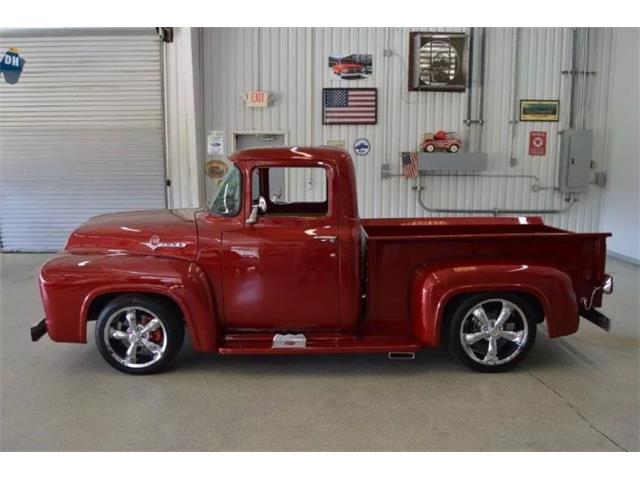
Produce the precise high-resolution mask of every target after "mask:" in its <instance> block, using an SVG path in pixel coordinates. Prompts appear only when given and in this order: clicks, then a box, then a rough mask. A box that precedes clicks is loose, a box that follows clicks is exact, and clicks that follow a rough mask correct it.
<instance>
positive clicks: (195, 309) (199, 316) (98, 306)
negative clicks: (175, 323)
mask: <svg viewBox="0 0 640 480" xmlns="http://www.w3.org/2000/svg"><path fill="white" fill-rule="evenodd" d="M187 288H189V287H187ZM122 295H143V296H151V297H155V298H162V299H164V300H166V301H168V302H169V304H170V305H171V306H172V307H173V308H174V309H175V310H176V312H177V313H178V314H179V316H180V319H181V321H182V322H183V323H184V325H185V326H186V327H187V331H188V334H189V335H190V337H191V341H192V342H193V345H194V348H195V349H196V350H199V351H214V350H215V347H216V346H217V341H216V340H217V336H216V334H217V332H216V328H215V310H214V308H213V304H212V303H209V302H207V300H210V299H207V298H199V299H198V298H197V295H195V292H182V293H178V292H176V291H175V290H171V289H166V288H164V287H160V286H157V285H145V284H140V285H132V286H126V287H123V286H121V285H110V286H104V287H99V288H96V289H95V290H93V291H92V292H90V293H89V294H88V295H87V296H86V297H85V299H84V302H83V303H82V307H81V310H80V325H79V327H80V336H81V338H83V339H84V340H85V341H86V337H87V323H88V322H90V321H94V320H96V319H97V317H98V315H99V313H100V311H101V310H102V309H103V308H104V307H105V306H106V305H107V304H108V303H109V302H110V301H111V300H113V299H114V298H117V297H119V296H122ZM189 297H194V298H191V299H190V298H189ZM207 317H208V318H207ZM207 320H208V321H207Z"/></svg>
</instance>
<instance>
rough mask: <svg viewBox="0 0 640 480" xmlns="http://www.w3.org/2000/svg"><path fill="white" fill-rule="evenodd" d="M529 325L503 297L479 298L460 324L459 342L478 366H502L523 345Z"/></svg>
mask: <svg viewBox="0 0 640 480" xmlns="http://www.w3.org/2000/svg"><path fill="white" fill-rule="evenodd" d="M528 337H529V325H528V322H527V318H526V316H525V314H524V313H523V311H522V310H521V309H520V308H519V307H518V306H517V305H516V304H515V303H513V302H511V301H509V300H506V299H503V298H491V299H488V300H483V301H481V302H479V303H477V304H476V305H474V306H473V307H471V308H470V309H469V310H468V311H467V312H466V313H465V315H464V318H463V320H462V322H461V324H460V344H461V346H462V349H463V351H464V352H465V353H466V354H467V356H468V357H469V358H470V359H472V360H473V361H475V362H477V363H479V364H481V365H491V366H495V365H502V364H505V363H507V362H509V361H511V360H513V359H514V358H516V357H517V356H518V355H519V354H520V353H521V352H522V350H523V349H524V348H525V346H526V345H527V339H528Z"/></svg>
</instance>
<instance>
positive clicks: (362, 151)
mask: <svg viewBox="0 0 640 480" xmlns="http://www.w3.org/2000/svg"><path fill="white" fill-rule="evenodd" d="M369 150H371V144H370V143H369V140H367V139H366V138H359V139H357V140H356V141H355V142H354V143H353V151H354V152H356V155H366V154H367V153H369Z"/></svg>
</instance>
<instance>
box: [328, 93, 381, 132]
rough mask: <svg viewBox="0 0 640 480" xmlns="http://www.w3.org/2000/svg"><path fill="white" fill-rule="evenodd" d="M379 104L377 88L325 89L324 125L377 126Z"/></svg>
mask: <svg viewBox="0 0 640 480" xmlns="http://www.w3.org/2000/svg"><path fill="white" fill-rule="evenodd" d="M377 103H378V91H377V89H375V88H325V89H323V90H322V123H323V124H325V125H331V124H333V125H347V124H361V125H375V124H376V121H377Z"/></svg>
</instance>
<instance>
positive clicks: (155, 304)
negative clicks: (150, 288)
mask: <svg viewBox="0 0 640 480" xmlns="http://www.w3.org/2000/svg"><path fill="white" fill-rule="evenodd" d="M95 335H96V345H97V346H98V350H99V351H100V354H101V355H102V357H103V358H104V359H105V360H106V361H107V363H109V365H111V366H112V367H113V368H115V369H117V370H120V371H121V372H125V373H129V374H134V375H141V374H148V373H157V372H160V371H162V370H164V369H165V368H167V366H168V365H169V363H170V362H171V361H172V360H173V358H174V357H175V356H176V354H177V353H178V352H179V351H180V348H181V347H182V343H183V341H184V325H183V323H182V321H181V319H180V316H179V314H178V312H176V311H175V308H173V306H172V304H171V303H170V302H168V301H167V300H164V299H162V298H157V297H151V296H145V295H122V296H119V297H117V298H115V299H113V300H112V301H111V302H109V303H108V304H107V305H106V306H105V307H104V308H103V309H102V311H101V312H100V315H99V317H98V321H97V323H96V331H95Z"/></svg>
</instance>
